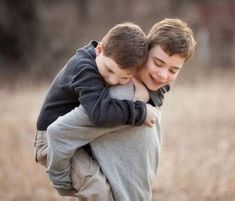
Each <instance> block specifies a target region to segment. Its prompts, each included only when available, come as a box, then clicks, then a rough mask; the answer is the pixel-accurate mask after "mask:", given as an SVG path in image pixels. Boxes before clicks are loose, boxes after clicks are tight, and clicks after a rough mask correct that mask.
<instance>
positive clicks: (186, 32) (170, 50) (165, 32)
mask: <svg viewBox="0 0 235 201" xmlns="http://www.w3.org/2000/svg"><path fill="white" fill-rule="evenodd" d="M147 38H148V43H149V49H151V48H152V47H154V46H155V45H160V46H161V48H162V49H163V50H164V51H165V52H166V53H167V54H168V55H169V56H172V55H174V54H178V55H179V56H180V57H182V58H185V61H187V60H188V59H189V58H190V57H191V56H192V55H193V53H194V52H195V47H196V41H195V39H194V34H193V31H192V30H191V29H190V28H189V27H188V26H187V24H186V23H185V22H183V21H182V20H180V19H170V18H165V19H163V20H162V21H160V22H157V23H156V24H154V25H153V26H152V28H151V29H150V31H149V33H148V35H147Z"/></svg>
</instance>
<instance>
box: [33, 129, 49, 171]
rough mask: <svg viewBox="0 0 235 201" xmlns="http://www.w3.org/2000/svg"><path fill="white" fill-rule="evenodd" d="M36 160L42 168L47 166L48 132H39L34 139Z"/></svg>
mask: <svg viewBox="0 0 235 201" xmlns="http://www.w3.org/2000/svg"><path fill="white" fill-rule="evenodd" d="M34 157H35V158H34V159H35V161H36V162H37V163H39V164H41V165H42V166H44V167H46V166H47V136H46V131H37V132H36V135H35V139H34Z"/></svg>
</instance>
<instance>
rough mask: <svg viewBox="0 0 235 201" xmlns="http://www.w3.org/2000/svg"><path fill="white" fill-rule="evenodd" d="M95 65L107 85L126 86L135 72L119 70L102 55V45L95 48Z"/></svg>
mask: <svg viewBox="0 0 235 201" xmlns="http://www.w3.org/2000/svg"><path fill="white" fill-rule="evenodd" d="M96 64H97V67H98V70H99V72H100V74H101V76H102V77H103V79H104V80H105V82H106V83H107V84H108V85H117V84H126V83H127V82H129V81H130V78H131V77H132V76H133V74H134V73H135V72H133V71H130V70H127V69H121V68H120V67H119V66H118V64H117V63H116V62H115V61H114V60H113V59H112V58H110V57H106V56H105V55H104V54H103V47H102V44H99V45H98V46H97V47H96Z"/></svg>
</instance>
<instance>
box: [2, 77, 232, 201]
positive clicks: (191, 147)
mask: <svg viewBox="0 0 235 201" xmlns="http://www.w3.org/2000/svg"><path fill="white" fill-rule="evenodd" d="M234 84H235V82H234V81H233V80H232V79H230V80H227V81H226V80H224V81H223V82H220V81H219V80H218V81H217V80H214V81H213V80H211V81H210V82H207V83H203V84H202V83H201V84H197V85H191V86H183V85H177V86H176V87H175V88H174V89H172V92H171V93H169V94H168V95H167V96H166V100H165V105H164V108H163V131H164V137H163V147H162V153H161V160H160V165H159V171H158V175H157V178H156V180H155V185H154V187H153V192H154V198H153V200H154V201H173V200H174V201H175V200H177V201H188V200H190V201H197V200H200V201H212V200H213V201H216V200H219V201H232V200H234V198H235V157H234V155H235V136H234V130H235V122H234V121H235V110H234V102H235V90H233V88H234V87H233V86H234ZM45 93H46V86H39V87H30V86H26V85H24V86H19V87H17V88H16V89H7V88H1V89H0V100H1V105H0V114H1V115H0V142H1V146H0V167H1V171H0V200H3V201H15V200H17V201H39V200H40V201H42V200H45V201H62V200H72V199H70V198H66V199H65V198H61V197H59V196H58V195H57V194H56V192H55V191H54V190H53V189H52V187H51V186H50V184H49V181H48V179H47V176H46V173H45V170H44V169H43V168H41V167H39V166H38V165H36V164H35V162H34V159H33V138H34V134H35V123H36V119H37V115H38V112H39V109H40V106H41V103H42V100H43V97H44V95H45Z"/></svg>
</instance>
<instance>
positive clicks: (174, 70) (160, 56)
mask: <svg viewBox="0 0 235 201" xmlns="http://www.w3.org/2000/svg"><path fill="white" fill-rule="evenodd" d="M184 62H185V59H184V58H182V57H180V56H179V55H177V54H175V55H172V56H169V55H168V54H166V53H165V52H164V51H163V50H162V48H161V47H160V46H159V45H156V46H154V47H153V48H151V49H150V50H149V54H148V59H147V61H146V63H145V65H144V66H143V67H142V68H141V69H140V70H139V72H138V76H137V77H138V78H139V80H140V81H142V82H143V83H144V84H145V86H146V87H148V89H150V90H152V91H156V90H158V89H159V88H161V87H163V86H165V85H167V84H170V83H171V82H173V81H174V80H175V79H176V77H177V75H178V73H179V71H180V69H181V68H182V66H183V64H184Z"/></svg>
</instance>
